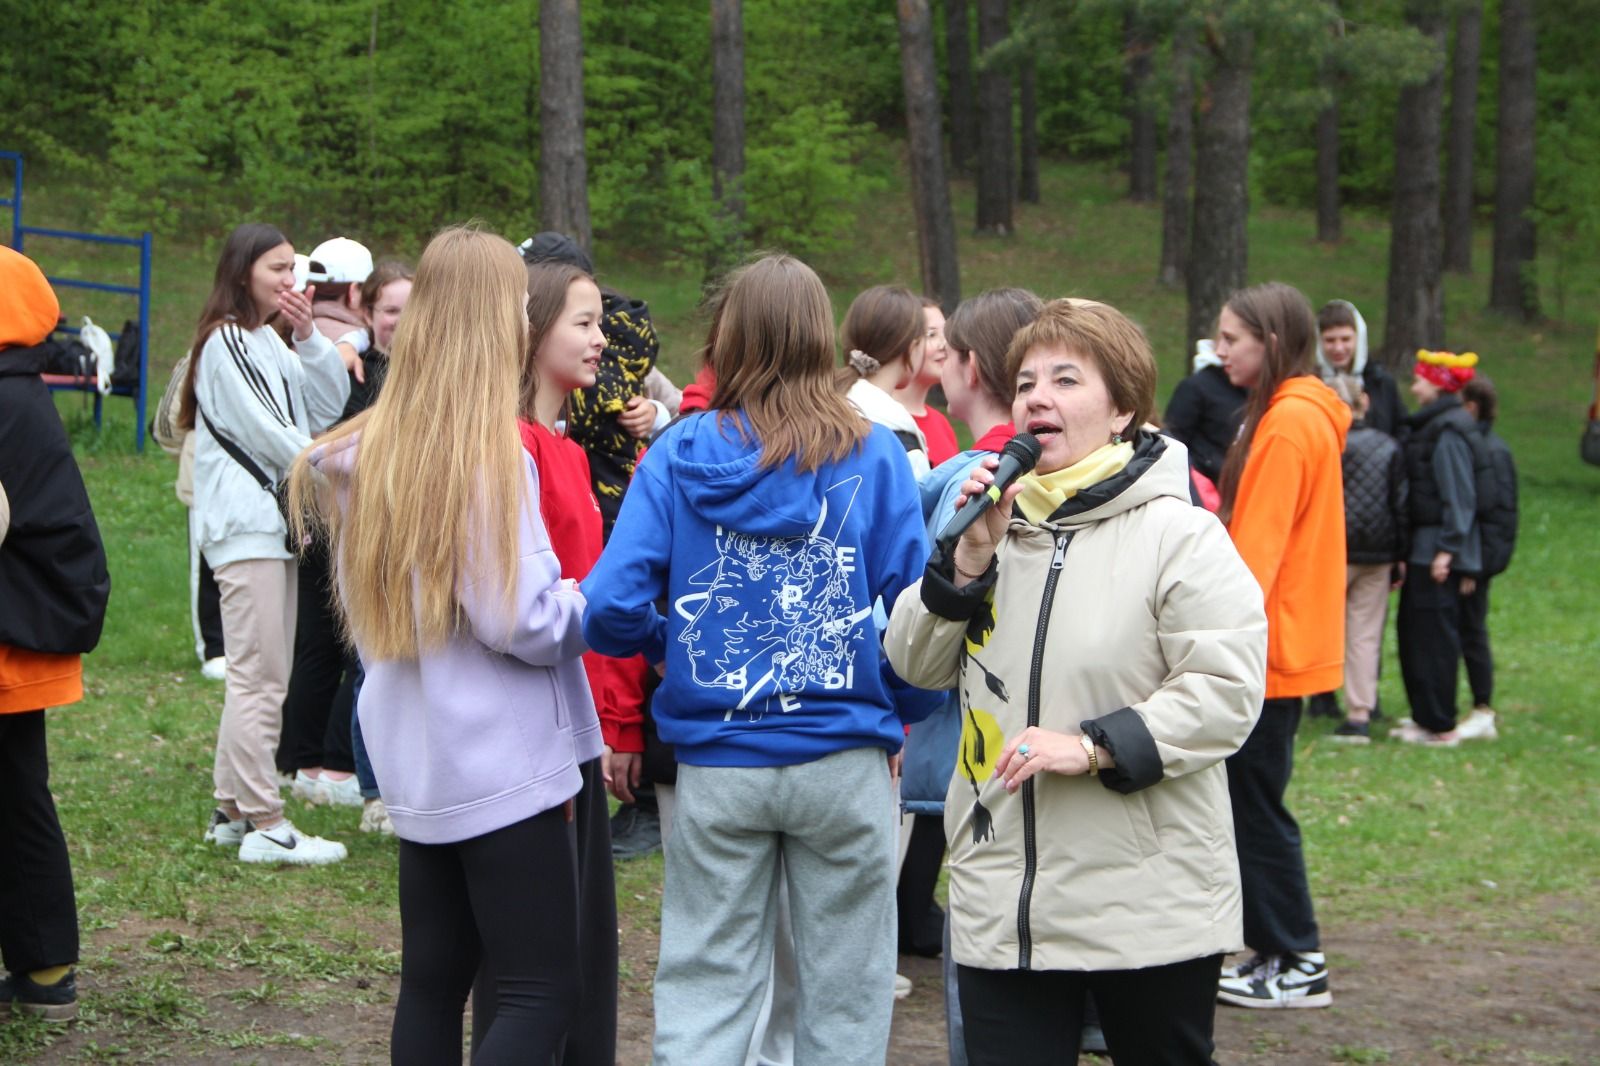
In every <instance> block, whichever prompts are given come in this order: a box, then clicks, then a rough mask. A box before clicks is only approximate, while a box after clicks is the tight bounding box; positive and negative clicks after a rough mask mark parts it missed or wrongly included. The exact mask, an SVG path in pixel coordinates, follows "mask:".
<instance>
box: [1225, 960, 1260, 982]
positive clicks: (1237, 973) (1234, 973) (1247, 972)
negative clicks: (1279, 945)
mask: <svg viewBox="0 0 1600 1066" xmlns="http://www.w3.org/2000/svg"><path fill="white" fill-rule="evenodd" d="M1269 958H1271V956H1269V955H1261V954H1255V955H1251V956H1250V957H1249V958H1248V959H1245V960H1244V961H1243V962H1236V963H1234V964H1233V965H1232V966H1224V967H1223V968H1222V980H1224V981H1230V980H1237V979H1239V978H1241V977H1250V976H1252V975H1253V974H1254V973H1255V972H1256V971H1257V970H1259V969H1261V968H1262V967H1263V966H1265V965H1266V964H1267V960H1268V959H1269Z"/></svg>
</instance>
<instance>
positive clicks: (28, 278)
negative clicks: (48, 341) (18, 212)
mask: <svg viewBox="0 0 1600 1066" xmlns="http://www.w3.org/2000/svg"><path fill="white" fill-rule="evenodd" d="M60 317H61V304H60V303H59V302H57V300H56V294H55V292H54V290H52V289H51V288H50V283H49V282H48V281H46V280H44V271H42V270H40V269H39V267H38V264H36V263H35V262H34V261H33V260H32V259H29V258H28V257H27V256H25V255H23V254H22V253H21V252H17V251H13V250H12V249H10V248H7V247H5V246H4V245H0V348H32V347H33V346H34V345H36V344H42V343H44V339H45V338H46V337H48V336H50V331H51V330H53V329H55V328H56V322H57V321H59V320H60Z"/></svg>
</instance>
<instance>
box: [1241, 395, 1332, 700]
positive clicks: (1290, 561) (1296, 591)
mask: <svg viewBox="0 0 1600 1066" xmlns="http://www.w3.org/2000/svg"><path fill="white" fill-rule="evenodd" d="M1349 429H1350V409H1349V408H1348V407H1346V406H1345V405H1344V403H1343V401H1341V400H1340V399H1339V397H1338V396H1337V395H1335V393H1334V391H1333V390H1332V389H1330V388H1328V386H1326V385H1324V384H1323V383H1322V382H1321V381H1319V380H1317V379H1316V378H1314V377H1311V376H1309V375H1308V376H1303V377H1295V378H1290V379H1289V380H1288V381H1285V382H1284V383H1283V384H1282V385H1280V386H1278V391H1277V392H1276V393H1274V394H1273V397H1272V403H1271V405H1270V406H1268V408H1267V413H1266V414H1265V415H1263V416H1262V418H1261V423H1260V425H1258V426H1257V427H1256V433H1255V438H1254V440H1253V441H1252V442H1251V445H1250V457H1249V459H1248V460H1246V462H1245V466H1244V473H1243V476H1242V477H1240V479H1239V491H1238V493H1237V494H1236V496H1235V500H1234V505H1233V517H1232V519H1231V520H1230V521H1229V523H1228V532H1229V533H1231V534H1232V535H1233V543H1234V546H1235V547H1237V548H1238V549H1239V554H1240V556H1242V557H1243V558H1244V561H1245V565H1246V566H1248V567H1249V568H1250V572H1251V573H1253V574H1254V575H1255V577H1256V581H1258V582H1259V583H1260V585H1261V590H1262V592H1263V593H1264V594H1265V596H1266V607H1267V694H1266V698H1267V699H1269V700H1270V699H1286V698H1291V697H1295V696H1309V695H1313V694H1315V693H1318V692H1332V691H1333V690H1334V689H1337V688H1338V687H1339V686H1340V685H1342V684H1343V683H1344V591H1345V544H1344V475H1343V472H1342V469H1341V465H1340V456H1341V454H1342V453H1343V452H1344V438H1345V434H1346V432H1347V431H1348V430H1349Z"/></svg>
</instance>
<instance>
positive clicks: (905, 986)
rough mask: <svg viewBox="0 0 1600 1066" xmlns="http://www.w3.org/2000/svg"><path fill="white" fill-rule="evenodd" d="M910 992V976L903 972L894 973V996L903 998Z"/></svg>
mask: <svg viewBox="0 0 1600 1066" xmlns="http://www.w3.org/2000/svg"><path fill="white" fill-rule="evenodd" d="M910 994H911V978H909V977H907V976H905V975H904V974H898V973H897V974H895V975H894V998H895V999H905V998H906V997H907V996H909V995H910Z"/></svg>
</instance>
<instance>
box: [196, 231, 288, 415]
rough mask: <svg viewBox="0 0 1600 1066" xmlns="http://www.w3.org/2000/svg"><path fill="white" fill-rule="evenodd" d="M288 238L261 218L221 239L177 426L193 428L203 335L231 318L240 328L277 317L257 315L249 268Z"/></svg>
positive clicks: (204, 336)
mask: <svg viewBox="0 0 1600 1066" xmlns="http://www.w3.org/2000/svg"><path fill="white" fill-rule="evenodd" d="M288 243H289V238H287V237H285V236H284V235H283V231H282V230H280V229H279V228H278V227H277V226H269V225H267V224H266V223H265V222H246V223H244V224H243V225H241V226H236V227H234V230H233V232H232V233H230V234H228V239H227V240H225V241H223V242H222V255H221V256H219V257H218V258H217V272H216V275H215V276H214V277H213V278H212V281H211V295H210V296H207V297H206V304H205V307H204V308H203V309H202V310H201V311H200V324H199V326H198V327H196V329H195V331H194V341H193V342H192V343H191V344H190V345H189V372H188V373H187V374H185V375H184V378H183V389H182V391H180V392H179V394H178V417H177V420H176V421H177V425H178V428H179V429H193V428H194V419H195V410H196V405H195V398H194V379H195V374H196V372H197V371H198V370H199V369H200V349H201V348H203V347H205V343H206V338H207V337H210V336H211V333H212V331H213V330H215V329H216V328H217V327H218V326H220V325H222V324H223V323H224V322H228V321H230V320H231V321H233V322H237V323H238V324H239V328H240V329H242V330H246V331H248V330H253V329H256V328H258V327H260V326H261V325H263V324H264V323H266V322H270V321H272V319H273V318H275V317H277V312H276V311H274V312H273V313H272V314H270V315H267V316H266V317H265V318H262V317H261V311H260V310H259V309H258V308H257V307H256V302H255V300H254V298H252V297H251V295H250V272H251V270H252V269H253V268H254V267H255V265H256V260H257V259H260V258H261V257H262V256H264V255H266V254H267V253H268V252H270V251H272V249H274V248H276V247H278V245H280V244H288Z"/></svg>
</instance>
